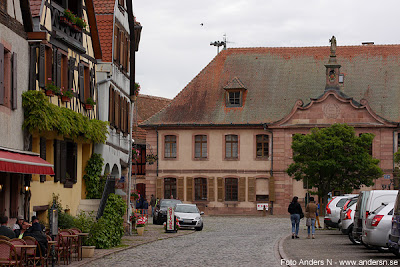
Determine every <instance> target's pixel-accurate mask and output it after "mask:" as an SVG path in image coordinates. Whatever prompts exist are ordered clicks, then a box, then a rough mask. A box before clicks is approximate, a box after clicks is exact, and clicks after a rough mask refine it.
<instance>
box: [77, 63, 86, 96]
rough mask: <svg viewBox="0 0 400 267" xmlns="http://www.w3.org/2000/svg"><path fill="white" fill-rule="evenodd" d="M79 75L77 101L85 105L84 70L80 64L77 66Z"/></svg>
mask: <svg viewBox="0 0 400 267" xmlns="http://www.w3.org/2000/svg"><path fill="white" fill-rule="evenodd" d="M78 74H79V100H80V101H81V103H85V100H86V98H85V68H84V66H83V64H82V63H79V64H78Z"/></svg>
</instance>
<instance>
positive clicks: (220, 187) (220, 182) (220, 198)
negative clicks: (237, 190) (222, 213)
mask: <svg viewBox="0 0 400 267" xmlns="http://www.w3.org/2000/svg"><path fill="white" fill-rule="evenodd" d="M217 188H218V201H223V200H224V179H223V178H222V177H218V178H217Z"/></svg>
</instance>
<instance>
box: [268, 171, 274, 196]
mask: <svg viewBox="0 0 400 267" xmlns="http://www.w3.org/2000/svg"><path fill="white" fill-rule="evenodd" d="M269 201H275V178H274V177H273V176H271V177H270V178H269Z"/></svg>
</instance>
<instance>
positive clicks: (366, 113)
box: [269, 90, 397, 128]
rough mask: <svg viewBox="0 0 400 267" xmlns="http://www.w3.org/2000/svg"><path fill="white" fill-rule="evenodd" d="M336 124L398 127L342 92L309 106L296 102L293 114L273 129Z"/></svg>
mask: <svg viewBox="0 0 400 267" xmlns="http://www.w3.org/2000/svg"><path fill="white" fill-rule="evenodd" d="M334 123H346V124H348V125H351V126H353V127H397V123H394V122H390V121H388V120H386V119H384V118H382V117H380V116H378V115H377V114H376V113H375V112H374V111H373V110H371V108H370V106H369V105H368V101H367V100H365V99H362V100H361V101H360V102H356V101H354V100H353V98H350V97H347V96H345V95H344V94H343V93H341V92H340V91H337V90H329V91H326V92H325V93H324V94H323V95H322V96H320V97H319V98H317V99H311V102H310V103H308V104H306V105H304V103H303V101H302V100H298V101H296V103H295V105H294V107H293V109H292V111H291V112H290V113H289V114H288V115H287V116H286V117H285V118H283V119H282V120H280V121H278V122H276V123H273V124H272V125H270V126H269V128H276V127H279V128H280V127H284V128H288V127H290V128H291V127H307V128H310V127H325V126H328V125H331V124H334Z"/></svg>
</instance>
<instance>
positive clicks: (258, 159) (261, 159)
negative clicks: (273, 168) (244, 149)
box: [254, 157, 270, 161]
mask: <svg viewBox="0 0 400 267" xmlns="http://www.w3.org/2000/svg"><path fill="white" fill-rule="evenodd" d="M254 160H255V161H269V160H270V158H269V157H262V158H255V159H254Z"/></svg>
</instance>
